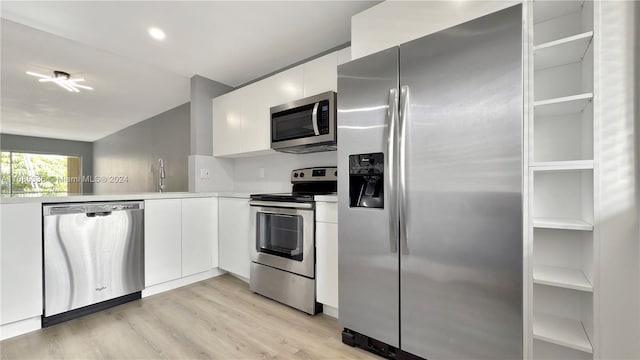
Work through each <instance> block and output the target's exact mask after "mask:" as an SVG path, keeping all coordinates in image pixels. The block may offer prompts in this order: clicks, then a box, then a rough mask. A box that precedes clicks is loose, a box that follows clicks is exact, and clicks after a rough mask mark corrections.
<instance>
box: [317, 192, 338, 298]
mask: <svg viewBox="0 0 640 360" xmlns="http://www.w3.org/2000/svg"><path fill="white" fill-rule="evenodd" d="M316 298H317V301H318V302H319V303H322V304H324V305H327V306H331V307H333V308H338V210H337V203H334V202H317V203H316Z"/></svg>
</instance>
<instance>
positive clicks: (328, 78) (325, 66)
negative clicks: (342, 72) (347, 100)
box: [302, 52, 338, 97]
mask: <svg viewBox="0 0 640 360" xmlns="http://www.w3.org/2000/svg"><path fill="white" fill-rule="evenodd" d="M302 66H303V69H304V96H303V97H307V96H313V95H317V94H320V93H323V92H326V91H338V52H333V53H331V54H328V55H325V56H322V57H319V58H317V59H315V60H311V61H309V62H308V63H306V64H304V65H302Z"/></svg>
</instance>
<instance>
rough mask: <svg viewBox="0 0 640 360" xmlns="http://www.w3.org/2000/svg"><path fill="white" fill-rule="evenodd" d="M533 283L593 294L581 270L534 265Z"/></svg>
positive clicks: (591, 287) (591, 286)
mask: <svg viewBox="0 0 640 360" xmlns="http://www.w3.org/2000/svg"><path fill="white" fill-rule="evenodd" d="M533 282H534V283H536V284H542V285H549V286H557V287H561V288H566V289H573V290H580V291H587V292H593V285H591V283H590V282H589V280H587V277H586V275H585V274H584V273H583V272H582V271H581V270H576V269H567V268H562V267H556V266H546V265H534V266H533Z"/></svg>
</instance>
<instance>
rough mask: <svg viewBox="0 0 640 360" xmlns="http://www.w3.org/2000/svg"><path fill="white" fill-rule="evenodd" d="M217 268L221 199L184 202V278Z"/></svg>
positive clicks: (198, 199)
mask: <svg viewBox="0 0 640 360" xmlns="http://www.w3.org/2000/svg"><path fill="white" fill-rule="evenodd" d="M213 249H215V251H214V250H213ZM214 261H215V264H214ZM217 266H218V199H217V198H214V197H209V198H194V199H182V276H183V277H184V276H189V275H193V274H197V273H201V272H203V271H207V270H209V269H211V268H213V267H217Z"/></svg>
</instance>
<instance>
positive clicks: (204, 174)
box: [200, 169, 211, 180]
mask: <svg viewBox="0 0 640 360" xmlns="http://www.w3.org/2000/svg"><path fill="white" fill-rule="evenodd" d="M210 178H211V173H210V172H209V169H200V179H203V180H204V179H210Z"/></svg>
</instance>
